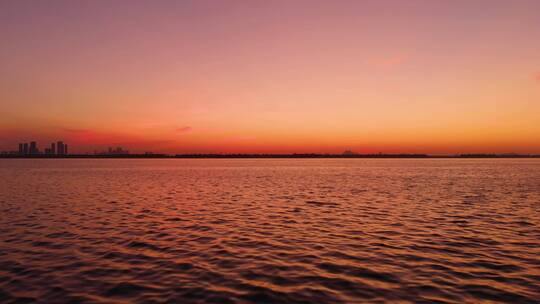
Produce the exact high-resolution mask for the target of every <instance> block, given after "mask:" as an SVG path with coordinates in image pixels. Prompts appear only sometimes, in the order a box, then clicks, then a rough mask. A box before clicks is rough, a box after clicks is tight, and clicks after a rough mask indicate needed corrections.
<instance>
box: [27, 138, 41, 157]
mask: <svg viewBox="0 0 540 304" xmlns="http://www.w3.org/2000/svg"><path fill="white" fill-rule="evenodd" d="M29 152H30V155H38V154H39V150H38V148H37V143H36V142H35V141H31V142H30V151H29Z"/></svg>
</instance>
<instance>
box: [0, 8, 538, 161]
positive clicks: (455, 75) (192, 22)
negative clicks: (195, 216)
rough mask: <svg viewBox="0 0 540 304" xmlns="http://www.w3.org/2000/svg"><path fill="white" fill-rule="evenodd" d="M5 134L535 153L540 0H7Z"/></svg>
mask: <svg viewBox="0 0 540 304" xmlns="http://www.w3.org/2000/svg"><path fill="white" fill-rule="evenodd" d="M0 39H1V41H0V43H1V47H0V150H15V149H16V148H17V147H16V144H17V143H18V142H23V141H30V140H37V141H38V144H39V145H40V147H41V148H43V146H45V144H48V143H49V142H50V141H53V140H55V141H56V140H64V141H65V142H67V143H68V144H70V146H71V147H72V149H71V151H70V152H72V153H85V152H93V151H94V150H104V149H106V147H108V146H118V145H121V146H123V147H125V148H127V149H130V150H132V151H135V152H144V151H153V152H167V153H192V152H197V153H199V152H200V153H207V152H224V153H231V152H242V153H244V152H249V153H261V152H268V153H277V152H337V153H340V152H342V151H343V150H349V149H350V150H355V151H358V152H361V153H371V152H379V151H381V152H388V153H392V152H408V153H412V152H415V153H416V152H420V153H436V154H444V153H469V152H519V153H540V1H536V0H531V1H519V0H516V1H488V0H485V1H474V0H468V1H437V0H433V1H427V0H426V1H397V0H396V1H339V0H338V1H330V0H327V1H315V0H311V1H300V0H290V1H277V0H272V1H226V0H224V1H54V0H51V1H26V0H20V1H19V0H17V1H16V0H11V1H10V0H0Z"/></svg>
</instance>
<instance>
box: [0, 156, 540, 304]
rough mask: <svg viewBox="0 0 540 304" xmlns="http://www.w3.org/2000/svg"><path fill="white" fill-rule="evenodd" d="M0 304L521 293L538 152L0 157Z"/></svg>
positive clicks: (539, 270) (538, 244) (532, 295)
mask: <svg viewBox="0 0 540 304" xmlns="http://www.w3.org/2000/svg"><path fill="white" fill-rule="evenodd" d="M0 180H1V183H0V302H7V303H9V302H35V301H38V302H43V303H50V302H54V303H63V302H74V303H79V302H83V303H84V302H88V303H100V302H103V303H116V302H117V303H127V302H146V303H153V302H158V303H159V302H171V303H173V302H174V303H360V302H395V301H402V302H414V303H421V302H426V303H434V302H439V303H464V302H470V303H478V302H482V301H484V302H487V303H490V302H493V303H498V302H508V303H518V302H519V303H535V302H537V301H538V299H540V287H539V286H540V227H539V225H540V211H539V210H540V160H526V159H525V160H514V159H487V160H472V159H470V160H463V159H461V160H460V159H423V160H418V159H389V160H377V159H260V160H256V159H249V160H248V159H234V160H226V159H210V160H203V159H169V160H167V159H162V160H128V159H116V160H106V159H94V160H92V159H81V160H71V159H52V160H42V159H27V160H20V159H19V160H16V159H13V160H0Z"/></svg>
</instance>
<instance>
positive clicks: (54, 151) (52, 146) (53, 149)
mask: <svg viewBox="0 0 540 304" xmlns="http://www.w3.org/2000/svg"><path fill="white" fill-rule="evenodd" d="M51 154H52V155H55V154H56V145H55V143H52V144H51Z"/></svg>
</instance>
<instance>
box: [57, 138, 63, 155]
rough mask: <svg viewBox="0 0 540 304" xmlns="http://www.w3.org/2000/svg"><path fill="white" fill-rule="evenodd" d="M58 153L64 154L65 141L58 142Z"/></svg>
mask: <svg viewBox="0 0 540 304" xmlns="http://www.w3.org/2000/svg"><path fill="white" fill-rule="evenodd" d="M56 148H57V149H58V150H57V153H56V155H64V143H63V142H61V141H59V142H57V143H56Z"/></svg>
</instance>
